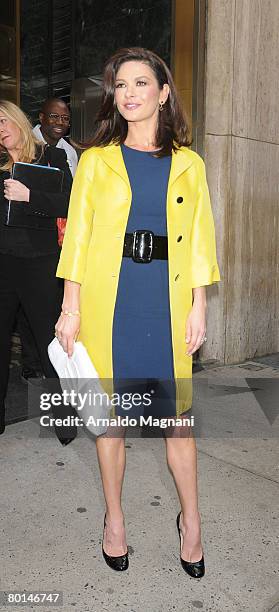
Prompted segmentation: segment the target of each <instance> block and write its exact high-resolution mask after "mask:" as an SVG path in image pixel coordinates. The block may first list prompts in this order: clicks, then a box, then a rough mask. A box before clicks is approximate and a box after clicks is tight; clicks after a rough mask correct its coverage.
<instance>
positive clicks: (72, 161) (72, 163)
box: [33, 123, 78, 176]
mask: <svg viewBox="0 0 279 612" xmlns="http://www.w3.org/2000/svg"><path fill="white" fill-rule="evenodd" d="M33 134H34V136H35V137H36V138H37V140H42V141H43V142H46V141H45V139H44V137H43V135H42V132H41V126H40V124H39V123H38V125H36V126H35V127H34V128H33ZM56 146H57V148H58V149H64V151H65V153H66V155H67V162H68V165H69V168H70V170H71V173H72V176H74V174H75V171H76V169H77V164H78V156H77V153H76V151H75V149H74V147H72V145H70V144H69V143H68V142H67V140H65V139H64V138H60V140H58V143H57V145H56Z"/></svg>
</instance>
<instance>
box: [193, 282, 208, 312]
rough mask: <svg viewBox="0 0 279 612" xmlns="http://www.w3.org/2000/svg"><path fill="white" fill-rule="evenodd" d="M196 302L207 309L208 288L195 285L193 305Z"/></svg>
mask: <svg viewBox="0 0 279 612" xmlns="http://www.w3.org/2000/svg"><path fill="white" fill-rule="evenodd" d="M194 304H195V306H196V305H198V306H200V307H203V308H204V309H206V307H207V303H206V288H205V287H195V288H194V289H193V305H194Z"/></svg>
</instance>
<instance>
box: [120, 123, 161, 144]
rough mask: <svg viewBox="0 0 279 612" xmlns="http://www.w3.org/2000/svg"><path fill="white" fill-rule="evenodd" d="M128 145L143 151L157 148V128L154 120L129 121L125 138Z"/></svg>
mask: <svg viewBox="0 0 279 612" xmlns="http://www.w3.org/2000/svg"><path fill="white" fill-rule="evenodd" d="M125 144H126V145H127V146H128V147H132V148H135V149H139V150H142V151H149V150H150V151H152V150H154V149H155V148H156V128H155V126H154V122H152V123H149V122H148V123H147V122H141V123H129V124H128V134H127V138H126V140H125Z"/></svg>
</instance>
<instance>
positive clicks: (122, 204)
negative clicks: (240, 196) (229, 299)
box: [57, 144, 220, 414]
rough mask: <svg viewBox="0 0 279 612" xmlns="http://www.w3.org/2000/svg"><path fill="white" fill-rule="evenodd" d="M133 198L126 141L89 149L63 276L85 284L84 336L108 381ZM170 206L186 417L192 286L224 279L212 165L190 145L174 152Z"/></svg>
mask: <svg viewBox="0 0 279 612" xmlns="http://www.w3.org/2000/svg"><path fill="white" fill-rule="evenodd" d="M142 179H143V180H144V177H142ZM131 201H132V192H131V187H130V183H129V178H128V175H127V171H126V167H125V164H124V160H123V157H122V153H121V148H120V146H118V145H114V144H112V145H109V146H106V147H103V148H101V147H92V148H91V149H88V150H87V151H85V152H84V153H83V154H82V156H81V159H80V162H79V164H78V169H77V172H76V175H75V178H74V181H73V187H72V192H71V199H70V206H69V214H68V221H67V227H66V232H65V237H64V242H63V247H62V252H61V256H60V261H59V265H58V269H57V276H59V277H62V278H65V279H68V280H72V281H75V282H77V283H80V284H81V292H80V310H81V326H80V333H79V340H81V341H82V342H83V344H84V345H85V346H86V348H87V351H88V353H89V355H90V357H91V359H92V361H93V363H94V365H95V367H96V370H97V371H98V373H99V376H100V377H101V378H104V379H108V380H111V379H112V377H113V363H112V326H113V316H114V307H115V301H116V296H117V286H118V278H119V272H120V267H121V260H122V250H123V242H124V235H125V231H126V226H127V221H128V216H129V210H130V206H131ZM166 207H167V208H166V209H167V228H168V249H169V295H170V311H171V327H172V343H173V359H174V372H175V377H176V380H177V389H178V395H177V406H178V408H177V414H181V413H182V412H183V411H184V410H187V409H188V408H189V407H190V406H191V400H192V384H191V378H192V358H191V357H189V356H187V355H186V343H185V326H186V320H187V317H188V314H189V312H190V309H191V306H192V288H193V287H201V286H204V285H210V284H211V283H214V282H216V281H218V280H220V275H219V269H218V264H217V261H216V248H215V232H214V222H213V217H212V211H211V206H210V199H209V193H208V187H207V182H206V175H205V168H204V162H203V160H202V159H201V157H200V156H199V155H198V154H197V153H195V152H194V151H191V150H190V149H188V148H186V147H181V149H179V151H178V152H177V153H173V154H172V163H171V171H170V177H169V183H168V192H167V204H166ZM139 229H142V228H139ZM145 229H148V228H145ZM179 236H182V240H181V239H180V240H179V241H178V240H177V239H178V237H179ZM137 265H143V264H137ZM145 265H148V264H145ZM131 341H132V339H131ZM179 389H180V390H179Z"/></svg>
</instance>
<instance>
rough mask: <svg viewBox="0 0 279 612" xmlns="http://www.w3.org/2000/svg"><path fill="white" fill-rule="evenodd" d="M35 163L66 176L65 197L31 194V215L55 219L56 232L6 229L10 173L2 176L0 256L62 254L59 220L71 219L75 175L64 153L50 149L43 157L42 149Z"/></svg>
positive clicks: (34, 191)
mask: <svg viewBox="0 0 279 612" xmlns="http://www.w3.org/2000/svg"><path fill="white" fill-rule="evenodd" d="M34 163H40V164H42V165H48V163H50V165H51V166H55V167H57V168H60V169H61V170H63V172H64V180H63V188H62V192H61V193H47V192H44V191H39V190H31V191H30V201H29V203H27V204H26V206H28V215H30V214H32V213H34V214H36V213H38V212H41V213H43V214H44V215H48V216H49V217H53V228H52V229H35V228H27V227H24V228H19V227H16V228H15V227H7V226H6V225H5V210H6V205H7V200H6V199H5V198H4V180H5V179H7V178H9V177H10V175H9V172H1V173H0V253H5V254H10V255H16V256H19V257H35V256H38V255H49V254H51V253H57V252H59V246H58V235H57V227H56V223H55V219H56V218H57V217H67V212H68V205H69V197H70V192H71V186H72V175H71V172H70V169H69V166H68V164H67V158H66V153H65V151H64V150H63V149H57V148H56V147H54V146H46V147H45V148H44V150H43V154H42V155H41V149H40V147H38V149H37V151H36V159H35V160H34Z"/></svg>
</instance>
